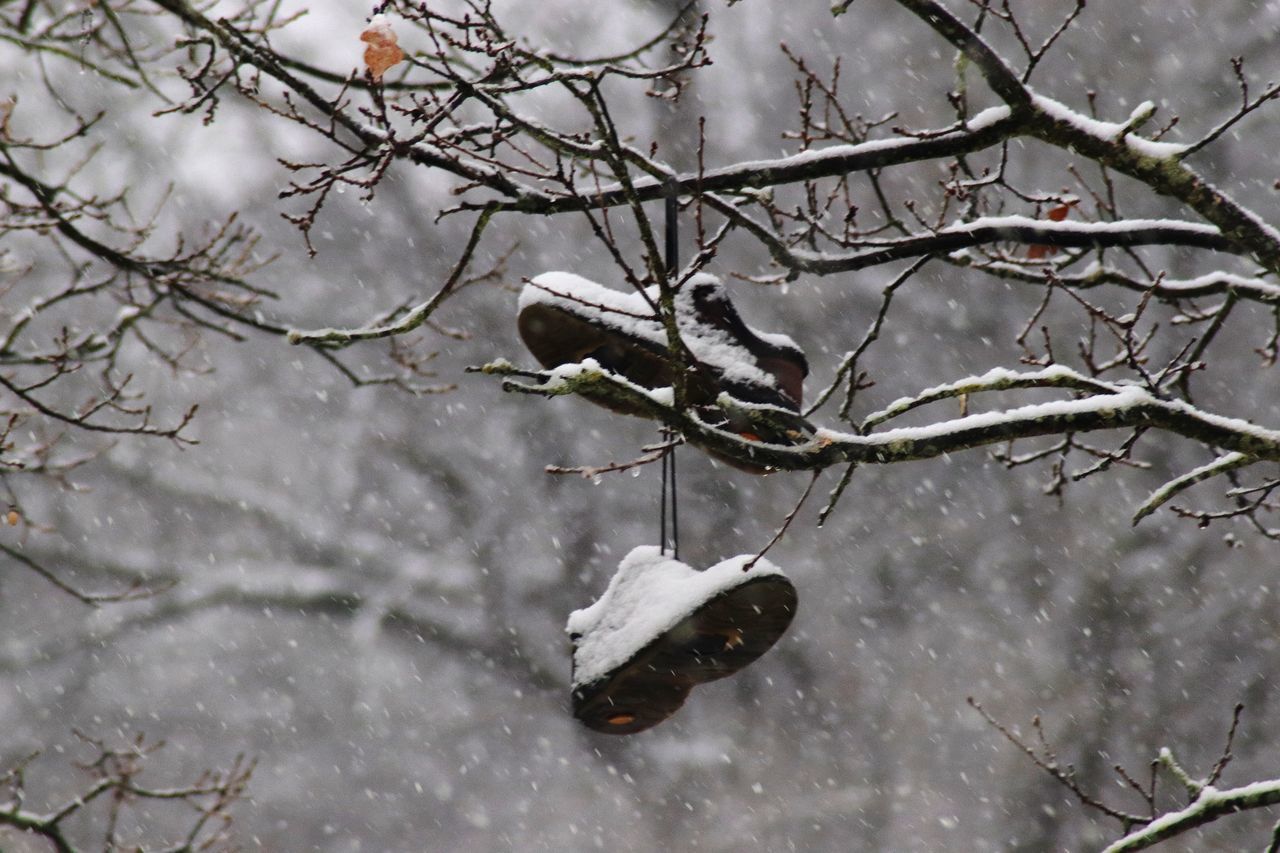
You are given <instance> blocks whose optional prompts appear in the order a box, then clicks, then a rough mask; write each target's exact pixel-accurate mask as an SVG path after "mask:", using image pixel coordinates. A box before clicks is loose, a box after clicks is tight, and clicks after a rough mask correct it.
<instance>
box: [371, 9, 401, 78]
mask: <svg viewBox="0 0 1280 853" xmlns="http://www.w3.org/2000/svg"><path fill="white" fill-rule="evenodd" d="M360 41H362V42H366V43H367V44H368V45H369V46H368V47H366V48H365V49H364V64H365V66H366V67H368V69H369V74H371V75H372V76H373V79H374V80H381V79H382V75H383V74H384V73H385V72H386V70H387V69H388V68H390V67H391V66H393V65H395V64H396V63H397V62H402V61H404V51H403V50H401V49H400V45H398V44H396V34H395V31H394V30H392V29H391V25H390V24H388V23H387V19H386V18H385V17H383V16H382V15H374V16H373V18H372V19H371V20H370V21H369V26H368V27H366V28H365V30H364V32H362V33H360Z"/></svg>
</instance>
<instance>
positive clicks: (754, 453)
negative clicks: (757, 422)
mask: <svg viewBox="0 0 1280 853" xmlns="http://www.w3.org/2000/svg"><path fill="white" fill-rule="evenodd" d="M481 370H482V371H483V372H485V373H488V374H491V375H499V376H533V377H535V381H533V382H518V381H515V380H511V379H508V380H506V381H504V383H503V387H504V388H505V389H506V390H509V391H517V392H521V393H527V394H538V395H544V396H560V395H566V394H580V395H585V396H587V397H589V398H591V399H593V400H597V401H599V400H610V401H612V402H613V404H615V405H616V406H618V407H619V409H620V410H623V411H636V412H640V413H643V414H645V415H646V416H647V417H651V418H653V419H655V420H659V421H662V422H664V423H666V424H668V425H669V426H672V427H674V428H676V429H678V430H680V431H681V432H682V433H683V434H684V436H685V438H686V439H687V440H689V441H690V442H692V443H694V444H697V445H699V446H702V447H706V448H708V449H710V450H712V451H714V452H716V453H717V454H721V455H723V456H726V457H729V458H733V459H737V460H740V461H741V462H743V463H745V464H749V465H755V466H764V467H769V468H774V469H777V470H786V471H798V470H820V469H823V468H827V467H830V466H832V465H837V464H842V463H861V464H891V463H897V462H908V461H914V460H921V459H933V458H937V457H939V456H942V455H944V454H949V453H955V452H958V451H961V450H969V449H973V448H977V447H985V446H989V445H993V444H999V443H1004V442H1010V441H1016V440H1019V439H1026V438H1035V437H1039V436H1047V435H1067V434H1073V433H1081V432H1093V431H1097V430H1113V429H1155V430H1161V431H1164V432H1167V433H1171V434H1176V435H1180V436H1182V437H1184V438H1188V439H1192V440H1194V441H1198V442H1200V443H1203V444H1205V445H1207V446H1210V447H1218V448H1223V449H1226V450H1230V451H1234V453H1235V454H1237V455H1236V456H1232V457H1231V459H1232V463H1231V465H1230V466H1229V468H1220V469H1214V473H1221V472H1222V471H1225V470H1229V469H1235V468H1240V467H1243V466H1244V465H1247V464H1253V463H1255V462H1260V461H1280V430H1273V429H1266V428H1263V427H1259V426H1257V425H1255V424H1251V423H1249V422H1248V421H1244V420H1240V419H1237V418H1228V417H1223V416H1221V415H1216V414H1213V413H1211V412H1206V411H1202V410H1200V409H1198V408H1196V407H1194V406H1192V405H1190V404H1188V403H1185V402H1182V401H1179V400H1166V399H1161V398H1158V397H1156V396H1154V395H1153V394H1151V393H1150V392H1149V391H1147V390H1146V389H1144V388H1142V387H1139V386H1136V385H1117V384H1110V383H1103V382H1099V381H1097V380H1094V379H1091V378H1089V377H1087V376H1084V375H1081V374H1079V373H1076V372H1075V371H1072V370H1069V369H1067V368H1064V367H1058V366H1055V367H1050V368H1047V369H1045V370H1042V371H1036V372H1032V373H1023V374H1019V373H1016V372H1014V371H1008V370H1003V369H997V370H993V371H991V372H989V373H987V374H985V375H983V376H980V377H972V378H970V379H965V380H961V381H959V382H954V383H948V384H947V385H944V386H939V387H937V388H931V389H927V390H925V391H923V392H921V393H920V394H918V395H916V396H914V397H907V398H903V399H900V400H898V401H896V402H895V403H894V404H893V405H892V406H890V407H889V408H887V409H885V410H883V411H881V412H877V413H875V414H873V415H871V416H869V417H868V418H867V420H866V422H865V423H866V426H867V427H868V428H870V427H874V426H876V425H878V424H880V423H883V422H885V421H887V420H889V419H891V418H893V417H896V416H898V415H901V414H903V413H905V412H907V411H910V410H912V409H915V408H918V407H919V406H922V405H925V404H927V403H931V402H935V401H937V400H941V399H946V398H948V397H956V396H960V395H970V394H974V393H978V392H983V391H1001V390H1011V389H1018V388H1069V389H1072V390H1075V391H1078V392H1084V393H1087V394H1088V396H1084V397H1081V398H1077V399H1069V400H1060V401H1057V402H1049V403H1036V404H1032V405H1025V406H1018V407H1014V408H1009V409H1002V410H997V411H992V412H984V413H980V414H971V415H965V416H963V417H959V418H953V419H949V420H943V421H939V422H937V423H934V424H930V425H928V426H920V427H899V428H897V429H889V430H885V431H883V432H874V433H868V434H861V435H859V434H851V433H845V432H839V431H835V430H827V429H819V430H817V432H816V433H815V434H814V436H813V438H812V439H811V440H809V441H808V442H806V443H803V444H799V445H797V446H793V447H784V446H781V445H776V444H763V443H760V442H758V441H752V440H749V439H746V438H744V437H743V436H742V435H740V434H737V433H733V432H728V431H725V430H722V429H717V428H715V427H713V426H710V425H708V424H707V423H706V422H705V421H704V420H703V419H701V418H700V417H698V415H697V414H696V413H695V412H688V411H681V410H679V409H677V408H675V407H674V406H673V405H672V403H671V394H670V391H669V390H668V389H656V390H655V389H648V388H644V387H642V386H639V385H636V384H634V383H632V382H630V381H628V380H627V379H625V378H623V377H621V376H618V375H616V374H613V373H610V372H609V371H607V370H603V369H601V368H600V367H599V365H597V364H596V363H594V362H592V361H588V362H585V363H583V364H571V365H565V366H563V367H560V368H557V369H555V370H553V371H550V372H548V373H542V374H530V373H529V372H528V371H520V370H517V369H515V368H513V367H512V366H511V365H510V363H508V362H495V363H492V364H489V365H486V366H485V367H484V368H482V369H481ZM721 405H722V406H729V407H733V409H734V412H735V414H738V415H743V416H746V417H748V418H751V417H754V416H757V413H756V412H753V411H752V409H751V408H750V407H745V408H744V407H740V406H737V405H736V404H735V403H734V402H733V401H732V400H728V399H726V398H725V397H723V396H722V398H721ZM759 416H760V417H767V413H760V414H759ZM1193 473H1194V472H1193ZM1189 476H1190V475H1189ZM1200 479H1203V477H1200V478H1199V479H1195V480H1194V481H1195V482H1199V480H1200ZM1177 482H1182V480H1179V481H1177ZM1188 485H1189V484H1188ZM1169 488H1170V490H1171V491H1170V493H1172V492H1173V491H1177V490H1178V487H1177V486H1171V487H1169Z"/></svg>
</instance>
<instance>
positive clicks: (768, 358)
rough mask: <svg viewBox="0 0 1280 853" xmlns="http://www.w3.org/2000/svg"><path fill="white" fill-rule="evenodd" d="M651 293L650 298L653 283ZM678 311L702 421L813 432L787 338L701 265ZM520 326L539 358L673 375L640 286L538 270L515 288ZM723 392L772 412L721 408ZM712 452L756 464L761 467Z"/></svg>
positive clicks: (772, 437) (610, 403) (746, 429)
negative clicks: (758, 321) (632, 289)
mask: <svg viewBox="0 0 1280 853" xmlns="http://www.w3.org/2000/svg"><path fill="white" fill-rule="evenodd" d="M648 293H649V297H650V299H651V300H653V301H654V302H656V300H657V288H650V289H649V291H648ZM676 319H677V324H676V325H677V327H678V328H679V330H680V336H681V340H682V341H683V342H684V344H685V346H686V347H687V348H688V349H689V352H690V353H691V354H692V356H693V364H691V365H690V368H691V373H690V376H689V379H688V381H687V386H686V387H687V388H688V395H689V402H690V403H691V404H692V405H693V406H694V407H695V408H696V410H697V412H698V414H699V416H700V417H702V418H703V419H704V420H705V421H706V422H707V423H708V424H709V425H711V426H714V427H718V428H721V429H725V430H728V431H731V432H734V433H737V434H738V435H740V436H742V437H744V438H747V439H748V440H751V441H760V442H765V443H768V444H782V445H787V446H794V445H796V444H801V443H803V442H805V441H807V440H808V439H809V438H810V437H811V436H812V433H813V427H812V426H811V425H810V424H809V423H808V422H807V421H806V420H805V419H804V418H803V417H802V416H801V415H800V407H801V404H802V402H803V394H804V391H803V386H804V378H805V376H806V375H807V374H808V372H809V364H808V362H807V360H806V359H805V356H804V352H803V351H802V350H801V349H800V348H799V347H798V346H796V344H795V342H794V341H792V340H791V339H790V338H788V337H786V336H785V335H776V334H768V333H764V332H759V331H757V330H755V329H752V328H751V327H750V326H748V325H747V324H746V323H744V322H743V321H742V318H741V316H739V314H738V312H737V309H736V308H735V307H734V305H733V303H732V302H731V301H730V299H729V295H728V292H727V291H726V290H725V287H724V285H723V284H722V283H721V282H720V280H719V279H717V278H715V277H714V276H710V275H706V274H699V275H696V276H694V277H693V278H691V279H690V280H689V281H687V282H686V283H685V284H684V285H683V286H682V287H681V288H680V290H679V291H677V293H676ZM517 327H518V328H519V331H520V337H521V339H522V340H523V341H524V343H525V346H527V347H528V348H529V351H530V352H531V353H533V355H534V357H535V358H537V359H538V361H539V362H540V363H541V364H542V365H543V366H544V367H548V368H554V367H559V366H561V365H564V364H576V363H580V362H582V361H584V360H586V359H594V360H595V361H596V362H597V363H598V364H599V365H600V367H602V368H603V369H605V370H608V371H610V372H612V373H616V374H617V375H619V376H622V377H624V378H626V379H627V380H629V381H631V382H632V383H635V384H637V385H640V386H642V387H644V388H649V389H654V388H665V387H670V386H671V384H672V372H671V364H672V359H671V355H670V352H669V350H668V347H667V334H666V330H665V329H664V328H663V327H662V324H661V323H660V322H659V321H658V319H657V317H656V316H654V312H653V309H652V308H651V307H650V304H649V301H646V299H645V298H644V296H643V295H641V294H639V293H624V292H622V291H618V290H613V289H612V288H608V287H604V286H602V285H600V284H597V283H595V282H593V281H589V280H588V279H585V278H582V277H581V276H578V275H574V274H573V273H563V272H553V273H544V274H543V275H540V276H538V277H537V278H535V279H533V280H532V281H531V282H529V283H528V284H527V285H525V287H524V290H523V291H522V292H521V294H520V313H519V316H518V317H517ZM722 393H725V394H728V395H729V396H730V397H731V398H732V399H733V400H734V401H737V402H740V403H744V404H747V407H750V406H765V407H768V408H769V410H770V417H768V418H766V419H752V418H750V417H749V416H748V414H747V413H746V412H745V411H742V410H739V411H737V412H733V411H732V410H730V411H726V410H724V409H722V408H721V407H719V406H718V405H717V403H716V401H717V400H718V398H719V396H720V394H722ZM588 399H590V400H592V402H595V403H597V404H599V405H602V406H605V407H606V408H609V409H611V410H613V411H616V412H621V413H623V414H630V415H641V416H644V415H645V414H646V412H644V411H643V410H640V409H638V408H636V407H634V406H631V405H628V404H626V403H625V402H619V401H618V400H616V399H612V398H606V397H603V396H601V397H596V396H588ZM713 455H716V456H717V457H718V458H721V459H722V460H723V461H726V462H728V463H729V464H731V465H734V466H735V467H738V468H741V469H743V470H747V471H751V472H753V473H765V472H766V471H767V469H765V468H762V467H759V466H753V465H750V464H749V463H743V462H742V461H740V460H737V459H733V458H727V457H723V456H720V455H719V454H713Z"/></svg>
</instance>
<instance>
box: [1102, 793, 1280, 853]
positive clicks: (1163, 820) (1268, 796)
mask: <svg viewBox="0 0 1280 853" xmlns="http://www.w3.org/2000/svg"><path fill="white" fill-rule="evenodd" d="M1275 803H1280V779H1270V780H1267V781H1263V782H1254V783H1252V784H1249V785H1242V786H1240V787H1239V788H1230V789H1228V790H1225V791H1220V790H1218V789H1217V788H1215V787H1213V786H1212V785H1206V786H1205V787H1204V788H1203V789H1201V791H1200V795H1199V796H1198V797H1196V799H1195V801H1194V802H1192V803H1191V805H1189V806H1187V807H1186V808H1184V809H1182V810H1180V811H1176V812H1169V813H1168V814H1165V815H1162V816H1161V817H1159V818H1157V819H1155V820H1153V821H1152V822H1151V823H1149V824H1147V825H1146V826H1144V827H1143V828H1142V829H1138V830H1135V831H1133V832H1131V833H1129V834H1128V835H1126V836H1125V837H1124V838H1121V839H1120V840H1118V841H1116V842H1114V843H1112V844H1110V845H1109V846H1108V847H1107V848H1106V849H1105V850H1103V853H1130V851H1134V850H1145V849H1146V848H1148V847H1151V846H1153V845H1155V844H1158V843H1159V842H1161V841H1163V840H1165V839H1166V838H1171V837H1173V836H1175V835H1179V834H1181V833H1183V832H1186V831H1188V830H1191V829H1194V828H1195V827H1197V826H1201V825H1203V824H1206V823H1209V822H1210V821H1212V820H1215V819H1217V818H1218V817H1219V816H1221V815H1223V814H1229V813H1232V812H1238V811H1243V810H1244V809H1252V808H1260V807H1262V806H1268V805H1273V804H1275Z"/></svg>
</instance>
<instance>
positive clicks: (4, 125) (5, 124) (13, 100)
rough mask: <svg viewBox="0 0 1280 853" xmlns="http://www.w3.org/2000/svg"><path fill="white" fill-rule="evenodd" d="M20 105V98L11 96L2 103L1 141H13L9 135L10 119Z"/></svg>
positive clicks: (0, 115) (0, 120)
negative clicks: (14, 109) (15, 108)
mask: <svg viewBox="0 0 1280 853" xmlns="http://www.w3.org/2000/svg"><path fill="white" fill-rule="evenodd" d="M17 105H18V96H17V95H11V96H9V97H8V98H5V99H4V100H3V101H0V139H12V138H13V137H12V136H10V134H9V118H10V117H11V116H12V115H13V108H14V107H16V106H17Z"/></svg>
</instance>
